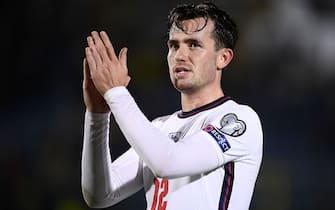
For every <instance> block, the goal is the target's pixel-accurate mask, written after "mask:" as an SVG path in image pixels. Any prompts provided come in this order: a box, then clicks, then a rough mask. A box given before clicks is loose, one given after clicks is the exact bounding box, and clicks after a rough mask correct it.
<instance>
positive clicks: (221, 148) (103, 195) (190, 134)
mask: <svg viewBox="0 0 335 210" xmlns="http://www.w3.org/2000/svg"><path fill="white" fill-rule="evenodd" d="M104 97H105V99H106V101H107V103H108V105H109V106H110V109H111V110H112V114H113V116H114V118H115V120H116V122H117V124H118V125H119V127H120V129H121V131H122V132H123V134H124V136H125V137H126V139H127V141H128V142H129V144H130V145H131V148H130V149H129V150H128V151H127V152H125V153H124V154H123V155H121V156H120V157H119V158H117V159H116V160H115V161H113V162H112V161H111V156H110V149H109V146H108V145H109V117H110V113H106V114H97V113H89V112H86V115H85V128H84V145H83V154H82V190H83V195H84V198H85V200H86V202H87V203H88V205H89V206H91V207H95V208H103V207H108V206H111V205H113V204H115V203H117V202H119V201H121V200H123V199H125V198H127V197H129V196H130V195H132V194H134V193H135V192H137V191H138V190H140V189H141V188H143V187H144V190H145V193H146V201H147V210H165V209H166V210H185V209H189V210H217V209H219V210H225V209H228V210H247V209H248V208H249V205H250V201H251V198H252V194H253V190H254V185H255V182H256V178H257V175H258V171H259V168H260V164H261V160H262V150H263V149H262V148H263V146H262V145H263V134H262V127H261V123H260V120H259V118H258V116H257V114H256V113H255V112H254V111H253V110H252V109H251V108H250V107H248V106H245V105H239V104H237V103H236V102H234V101H233V100H231V99H230V98H229V97H222V98H220V99H218V100H216V101H213V102H211V103H209V104H207V105H204V106H202V107H199V108H197V109H195V110H192V111H190V112H182V111H178V112H175V113H173V114H171V115H169V116H164V117H160V118H157V119H155V120H154V121H152V122H150V121H149V120H148V119H147V118H146V117H145V116H144V115H143V113H142V112H141V111H140V109H139V108H138V106H137V104H136V103H135V101H134V99H133V98H132V97H131V95H130V94H129V92H128V91H127V89H126V88H124V87H116V88H113V89H111V90H109V91H107V92H106V94H105V96H104Z"/></svg>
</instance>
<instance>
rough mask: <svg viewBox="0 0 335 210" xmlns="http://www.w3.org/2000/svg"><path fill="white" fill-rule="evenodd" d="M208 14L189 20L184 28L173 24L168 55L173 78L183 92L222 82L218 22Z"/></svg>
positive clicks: (214, 86) (175, 84)
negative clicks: (216, 36) (215, 32)
mask: <svg viewBox="0 0 335 210" xmlns="http://www.w3.org/2000/svg"><path fill="white" fill-rule="evenodd" d="M204 25H205V19H204V18H196V19H190V20H185V21H183V22H182V27H183V30H181V29H179V28H178V27H176V26H175V25H173V26H172V27H171V30H170V34H169V40H168V48H169V53H168V55H167V60H168V65H169V73H170V79H171V81H172V84H173V85H174V87H175V88H176V89H177V90H179V91H181V92H183V93H194V92H196V91H198V90H199V89H203V88H217V87H218V85H219V84H220V79H221V78H218V77H219V76H218V75H219V73H218V72H219V71H218V68H217V57H218V52H217V51H216V49H215V41H214V39H213V37H212V31H213V29H214V23H213V22H212V21H211V20H208V22H207V25H206V26H205V27H204V28H203V29H202V30H200V31H197V30H199V29H200V28H202V27H203V26H204Z"/></svg>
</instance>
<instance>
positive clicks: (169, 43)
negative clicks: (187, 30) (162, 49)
mask: <svg viewBox="0 0 335 210" xmlns="http://www.w3.org/2000/svg"><path fill="white" fill-rule="evenodd" d="M168 48H169V49H174V50H176V49H178V48H179V45H178V43H176V42H168Z"/></svg>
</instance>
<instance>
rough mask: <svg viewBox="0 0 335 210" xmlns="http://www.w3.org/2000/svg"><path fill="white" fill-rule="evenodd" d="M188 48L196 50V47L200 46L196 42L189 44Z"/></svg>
mask: <svg viewBox="0 0 335 210" xmlns="http://www.w3.org/2000/svg"><path fill="white" fill-rule="evenodd" d="M189 47H190V48H197V47H200V44H199V43H198V42H190V44H189Z"/></svg>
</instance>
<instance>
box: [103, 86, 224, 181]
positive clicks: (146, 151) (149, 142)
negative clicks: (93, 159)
mask: <svg viewBox="0 0 335 210" xmlns="http://www.w3.org/2000/svg"><path fill="white" fill-rule="evenodd" d="M105 99H106V101H107V103H108V105H109V106H110V108H111V110H112V113H113V115H114V117H115V120H116V122H117V123H118V125H119V127H120V129H121V130H122V132H123V134H124V135H125V137H126V139H127V141H128V142H129V143H130V145H131V146H132V147H133V148H134V149H135V151H136V152H137V153H138V154H139V156H140V157H141V158H143V160H144V162H145V163H146V164H147V165H148V166H149V167H150V168H151V170H152V171H153V173H155V175H156V176H159V177H167V178H173V177H181V176H186V175H192V174H197V173H201V172H204V171H209V170H212V169H214V168H216V167H217V166H219V164H220V162H222V160H221V161H220V160H219V157H218V156H217V152H216V151H215V150H216V149H215V147H214V146H213V145H212V143H209V142H210V141H196V140H197V139H199V138H200V139H201V138H208V135H207V134H206V133H204V132H201V131H200V132H199V133H197V136H193V137H188V138H189V139H188V140H189V141H184V142H178V143H175V142H174V141H172V140H171V139H169V138H168V137H167V136H166V135H165V134H164V133H163V132H161V131H160V130H159V129H157V128H156V127H154V126H153V125H152V123H150V121H149V120H148V119H147V118H146V117H145V116H144V114H143V113H142V112H141V111H140V109H139V108H138V106H137V104H136V103H135V102H134V100H133V98H132V97H131V95H130V94H129V93H128V91H127V90H126V89H125V88H123V87H119V88H113V89H111V90H109V91H107V93H106V94H105Z"/></svg>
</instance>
